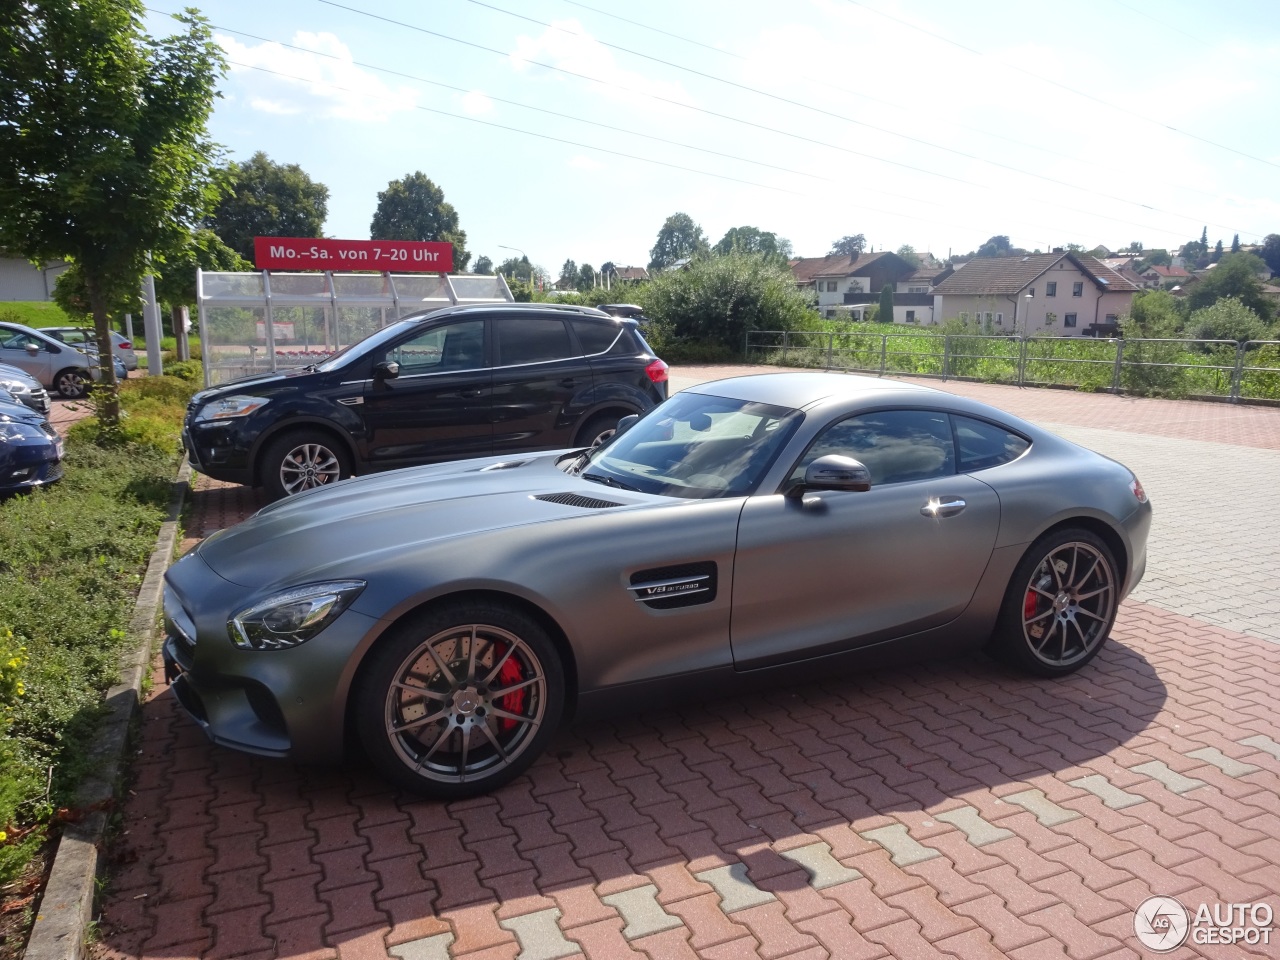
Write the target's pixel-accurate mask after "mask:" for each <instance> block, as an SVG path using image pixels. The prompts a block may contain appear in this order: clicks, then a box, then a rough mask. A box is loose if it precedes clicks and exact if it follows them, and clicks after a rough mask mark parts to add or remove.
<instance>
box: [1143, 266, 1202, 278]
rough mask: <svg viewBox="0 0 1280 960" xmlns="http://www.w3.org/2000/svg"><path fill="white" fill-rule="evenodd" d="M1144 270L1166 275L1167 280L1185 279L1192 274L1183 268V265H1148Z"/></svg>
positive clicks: (1144, 271)
mask: <svg viewBox="0 0 1280 960" xmlns="http://www.w3.org/2000/svg"><path fill="white" fill-rule="evenodd" d="M1142 272H1143V273H1155V274H1157V275H1159V276H1161V277H1164V278H1165V279H1166V280H1185V279H1186V278H1187V277H1189V276H1191V274H1189V273H1187V271H1185V270H1183V269H1182V268H1181V267H1161V266H1154V265H1153V266H1150V267H1147V269H1146V270H1143V271H1142Z"/></svg>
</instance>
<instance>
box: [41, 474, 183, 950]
mask: <svg viewBox="0 0 1280 960" xmlns="http://www.w3.org/2000/svg"><path fill="white" fill-rule="evenodd" d="M190 479H191V464H190V463H188V462H187V461H186V460H185V459H184V460H183V462H182V466H181V468H179V470H178V478H177V480H175V481H174V484H173V496H172V498H171V499H170V501H169V514H168V519H166V520H165V522H164V523H163V524H161V526H160V533H159V535H158V536H157V537H156V545H155V549H154V550H152V551H151V559H150V560H149V561H148V562H147V572H146V575H145V576H144V577H143V580H142V588H141V589H140V590H139V591H138V600H137V603H135V604H134V607H133V616H132V618H130V620H129V637H130V639H131V640H132V641H133V645H132V647H131V649H130V650H129V652H127V653H126V654H125V656H124V658H123V659H122V660H121V663H120V679H119V682H118V683H117V684H116V685H115V686H114V687H112V688H111V689H110V690H108V691H107V694H106V698H105V700H104V703H105V706H106V708H107V714H106V716H105V717H104V718H103V721H102V726H101V727H100V728H99V730H98V737H97V740H96V741H95V743H94V745H93V750H92V754H91V755H92V757H93V758H94V761H95V762H94V764H93V767H94V770H95V771H96V772H95V773H94V774H93V775H92V776H91V777H89V779H87V780H86V781H85V782H84V783H83V784H82V785H81V787H80V795H79V804H80V807H81V809H87V810H89V813H88V814H87V815H86V816H85V817H84V819H82V820H80V821H79V822H77V823H72V824H68V825H67V827H66V829H65V830H64V831H63V834H62V839H61V840H60V841H59V842H58V852H57V853H56V854H54V858H53V869H52V870H50V871H49V882H48V884H47V885H46V886H45V890H44V895H43V896H42V897H41V899H40V908H39V910H38V911H37V912H36V921H35V924H34V925H33V926H32V928H31V937H30V939H29V940H28V941H27V949H26V952H25V953H24V954H23V958H24V960H81V958H83V957H84V956H85V932H86V931H87V930H88V929H89V922H90V921H91V920H92V919H93V901H94V893H95V889H94V887H95V884H94V881H95V880H96V878H97V875H98V862H99V855H100V853H101V851H100V850H99V845H100V844H101V842H102V836H103V832H104V831H105V830H106V826H107V811H106V808H107V805H108V804H109V802H110V801H111V799H112V798H113V797H114V795H115V786H116V782H117V780H118V779H119V775H120V767H121V760H122V758H123V756H124V749H125V745H126V744H127V742H128V739H129V723H130V721H132V719H133V715H134V713H135V712H136V711H137V709H138V704H139V702H140V699H141V691H142V681H143V679H144V678H145V677H146V675H147V665H148V664H149V663H150V662H151V651H152V644H153V642H154V640H155V635H156V618H157V617H158V616H159V615H160V610H161V597H162V594H163V590H164V572H165V570H167V569H168V567H169V563H170V561H171V560H172V559H173V550H174V547H175V546H176V544H177V540H178V518H179V516H181V514H182V504H183V501H184V499H185V497H186V492H187V485H188V482H189V481H190Z"/></svg>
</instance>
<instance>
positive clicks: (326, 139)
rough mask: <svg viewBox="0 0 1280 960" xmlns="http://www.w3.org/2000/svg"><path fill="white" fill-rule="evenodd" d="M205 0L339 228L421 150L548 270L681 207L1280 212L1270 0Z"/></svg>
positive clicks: (982, 232)
mask: <svg viewBox="0 0 1280 960" xmlns="http://www.w3.org/2000/svg"><path fill="white" fill-rule="evenodd" d="M148 2H149V7H148V9H149V10H151V11H153V12H152V13H151V14H150V15H149V17H148V27H149V29H150V30H151V32H152V33H155V34H164V33H167V32H169V31H170V29H171V27H170V21H168V20H167V19H166V18H165V17H164V16H163V15H162V14H164V13H170V12H174V11H176V10H178V9H179V8H180V7H181V6H183V5H186V4H187V3H190V2H192V0H182V2H181V3H176V2H173V0H148ZM195 2H196V3H197V5H198V6H199V8H200V10H201V12H202V13H203V14H204V15H205V16H206V17H207V18H208V19H209V20H210V22H211V23H212V24H213V25H214V28H215V29H214V32H215V35H216V37H217V39H218V42H219V43H220V44H221V45H222V47H223V48H224V50H225V51H226V54H227V57H228V60H229V64H230V65H229V69H228V73H227V75H226V76H225V77H224V79H223V80H222V82H221V99H220V100H219V101H218V102H217V106H216V108H215V113H214V115H213V118H212V120H211V122H210V132H211V134H212V137H213V139H214V140H216V141H217V142H218V143H220V144H221V145H222V147H223V149H224V150H225V152H226V156H227V158H229V159H232V160H244V159H247V158H248V157H249V156H251V155H252V154H253V153H254V152H256V151H258V150H262V151H265V152H266V153H267V155H268V156H269V157H271V159H272V160H274V161H276V162H278V163H296V164H299V165H300V166H301V167H302V168H303V169H304V170H305V171H306V172H307V173H308V174H309V175H310V176H311V177H312V178H313V179H315V180H318V181H320V182H322V183H324V184H325V185H326V186H327V187H328V188H329V208H328V220H327V222H326V224H325V228H324V232H325V235H326V236H330V237H337V238H343V239H367V238H368V236H369V222H370V220H371V219H372V216H373V212H374V209H375V207H376V204H377V195H378V192H379V191H381V190H385V189H386V187H387V184H388V183H389V182H390V181H393V180H396V179H399V178H401V177H404V176H405V175H407V174H410V173H413V172H415V171H418V170H421V171H422V172H424V173H425V174H426V175H427V176H428V177H430V178H431V179H432V180H433V181H434V182H435V183H436V184H437V185H438V186H439V187H441V188H442V189H443V191H444V194H445V198H446V199H447V200H448V201H449V202H450V203H452V204H453V206H454V207H455V208H456V209H457V211H458V214H459V217H460V223H461V226H462V229H464V230H465V231H466V233H467V247H468V249H470V250H471V252H472V254H473V255H479V254H484V255H487V256H488V257H489V258H490V259H491V260H492V261H493V262H494V263H499V262H501V261H502V260H503V259H505V258H507V257H510V256H520V255H521V254H526V255H528V257H529V258H530V259H531V260H532V261H533V262H534V263H536V264H540V265H541V266H543V267H544V268H545V269H546V270H547V271H548V272H549V273H550V274H551V275H552V276H555V275H558V273H559V270H560V267H561V264H562V263H563V262H564V261H565V260H566V259H573V260H575V261H576V262H577V263H579V264H581V263H590V264H592V265H594V266H596V267H598V266H599V265H600V264H602V263H604V262H606V261H612V262H613V263H615V264H617V265H619V266H625V265H640V266H643V265H645V264H647V263H648V261H649V251H650V249H651V247H652V246H653V244H654V241H655V239H656V237H657V234H658V231H659V230H660V229H661V227H662V224H663V222H664V221H665V220H666V218H667V217H668V216H670V215H671V214H673V213H676V212H683V213H687V214H689V215H690V216H691V217H692V218H693V219H694V221H695V222H697V223H698V224H700V225H701V226H702V228H703V230H704V232H705V234H706V236H707V238H708V241H709V242H710V243H713V244H714V243H715V242H716V241H717V240H719V239H720V238H721V237H722V236H723V235H724V234H725V232H726V231H727V230H728V229H729V228H731V227H735V226H744V225H745V226H754V227H758V228H759V229H761V230H765V231H772V232H773V233H775V234H777V235H778V236H779V237H783V238H786V239H787V240H789V241H790V242H791V244H792V248H793V250H794V252H795V253H796V255H799V256H823V255H825V254H827V253H828V252H829V250H830V247H831V245H832V243H833V242H834V241H835V240H837V239H838V238H840V237H843V236H845V235H849V234H857V233H861V234H863V235H865V237H866V239H867V242H868V244H869V246H870V248H873V249H875V250H882V249H897V248H898V247H900V246H901V245H903V244H909V245H910V246H912V247H914V248H915V249H916V250H917V251H930V252H932V253H934V254H935V255H937V256H939V257H946V256H947V255H948V254H950V253H965V252H968V251H971V250H974V249H976V248H977V247H978V246H979V245H980V244H981V243H983V242H984V241H985V240H987V238H989V237H991V236H993V235H1007V236H1009V237H1010V238H1011V240H1012V242H1013V244H1014V245H1015V246H1021V247H1025V248H1027V249H1036V248H1039V249H1043V250H1049V249H1051V248H1052V247H1055V246H1065V245H1066V244H1068V243H1079V244H1082V245H1084V246H1085V247H1086V248H1092V247H1094V246H1096V245H1098V244H1104V245H1106V246H1108V247H1109V248H1111V249H1117V248H1122V247H1127V246H1128V244H1129V243H1130V242H1132V241H1140V242H1142V243H1143V244H1144V245H1145V246H1146V247H1147V248H1154V247H1170V248H1176V247H1177V246H1179V245H1181V244H1182V243H1184V242H1186V241H1187V240H1190V239H1199V237H1200V235H1201V231H1202V230H1204V229H1207V232H1208V237H1209V242H1210V244H1213V243H1214V242H1215V241H1217V240H1219V239H1221V240H1222V241H1223V243H1224V244H1226V245H1227V246H1229V245H1230V244H1231V240H1232V237H1233V235H1235V234H1237V233H1238V234H1239V236H1240V239H1241V242H1243V243H1251V242H1258V241H1260V240H1261V239H1262V238H1263V236H1265V235H1266V234H1269V233H1280V122H1278V121H1277V114H1276V105H1277V103H1278V102H1280V98H1278V96H1277V94H1280V18H1277V17H1276V16H1275V15H1274V13H1275V10H1274V0H1220V2H1218V3H1215V4H1204V3H1194V2H1190V0H1075V2H1073V3H1070V4H1057V3H1055V4H1049V3H1035V2H1027V0H970V2H966V3H955V2H953V0H788V2H786V3H780V2H777V0H682V2H675V0H648V2H646V3H644V4H636V3H621V2H617V0H483V2H482V0H378V2H377V3H371V2H369V0H364V2H363V3H362V2H361V0H265V2H264V0H256V2H250V0H205V2H204V3H203V4H199V3H198V0H195ZM366 11H367V12H366ZM370 14H374V15H372V16H371V15H370Z"/></svg>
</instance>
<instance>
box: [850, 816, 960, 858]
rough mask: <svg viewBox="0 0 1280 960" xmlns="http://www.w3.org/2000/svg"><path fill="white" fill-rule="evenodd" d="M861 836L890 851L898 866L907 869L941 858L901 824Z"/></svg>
mask: <svg viewBox="0 0 1280 960" xmlns="http://www.w3.org/2000/svg"><path fill="white" fill-rule="evenodd" d="M859 836H861V837H862V838H864V839H866V840H871V841H874V842H875V843H878V844H880V846H882V847H884V848H885V849H886V850H888V851H889V855H890V857H892V859H893V862H894V864H895V865H896V866H899V867H907V866H910V865H911V864H913V863H922V862H923V861H925V860H932V859H933V858H934V857H937V856H941V854H939V853H938V851H937V850H934V849H933V848H932V847H926V846H925V845H924V844H922V843H920V842H919V841H918V840H916V839H915V838H914V837H912V836H911V835H910V834H909V833H907V828H906V827H904V826H902V825H901V824H896V825H894V826H892V827H877V828H876V829H875V830H863V831H862V832H861V833H860V834H859Z"/></svg>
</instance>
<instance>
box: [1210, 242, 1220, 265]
mask: <svg viewBox="0 0 1280 960" xmlns="http://www.w3.org/2000/svg"><path fill="white" fill-rule="evenodd" d="M1221 259H1222V241H1221V240H1219V241H1218V242H1217V244H1215V245H1214V248H1213V257H1212V261H1213V262H1214V263H1217V262H1218V261H1219V260H1221Z"/></svg>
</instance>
